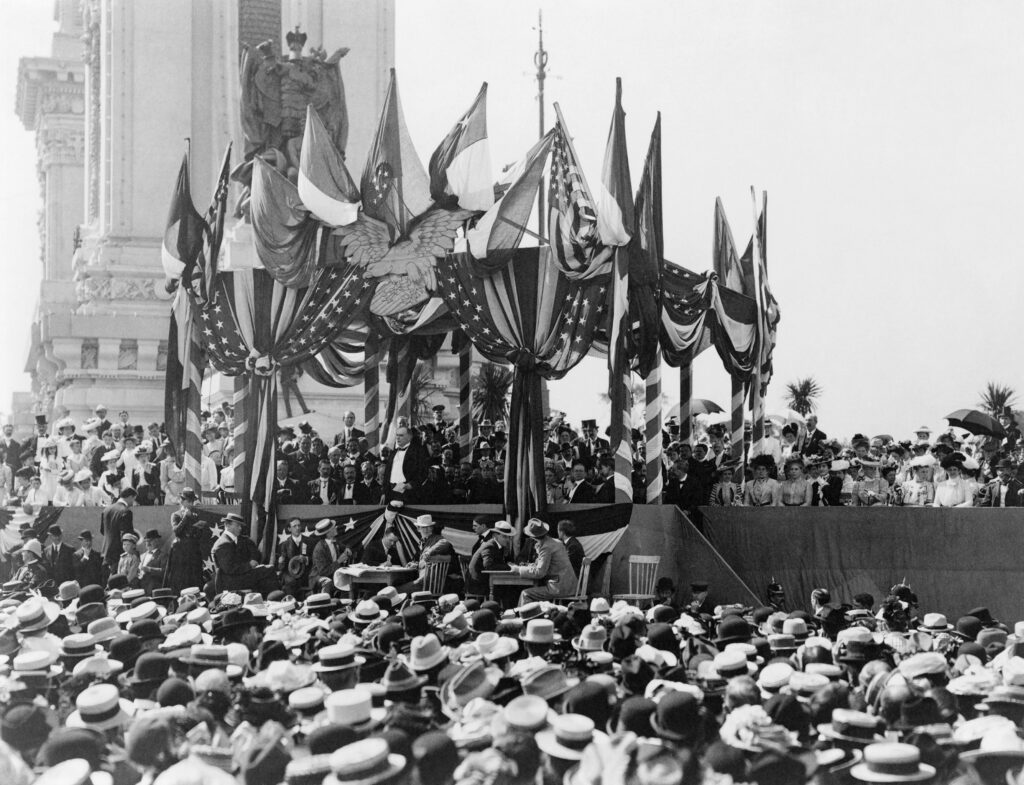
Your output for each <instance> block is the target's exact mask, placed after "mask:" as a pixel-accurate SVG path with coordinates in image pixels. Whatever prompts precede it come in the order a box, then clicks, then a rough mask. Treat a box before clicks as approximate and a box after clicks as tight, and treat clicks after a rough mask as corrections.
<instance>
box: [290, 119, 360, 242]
mask: <svg viewBox="0 0 1024 785" xmlns="http://www.w3.org/2000/svg"><path fill="white" fill-rule="evenodd" d="M297 185H298V189H299V198H300V199H302V203H303V204H304V205H305V206H306V208H307V209H308V210H309V211H310V212H311V213H313V215H315V216H316V217H317V218H319V219H320V220H321V221H323V222H324V223H325V224H327V225H328V226H347V225H348V224H350V223H352V222H353V221H354V220H356V218H357V216H358V215H359V188H358V187H357V186H356V184H355V181H354V180H353V179H352V175H350V174H349V171H348V167H346V166H345V159H344V157H343V156H342V155H341V153H340V152H338V148H337V147H335V146H334V142H332V141H331V135H330V132H329V131H328V130H327V127H326V126H325V125H324V122H323V120H321V119H320V115H319V114H317V111H316V109H314V108H313V105H312V104H310V105H309V106H308V107H306V132H305V133H304V134H303V136H302V152H301V153H300V154H299V175H298V183H297Z"/></svg>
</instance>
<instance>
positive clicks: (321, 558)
mask: <svg viewBox="0 0 1024 785" xmlns="http://www.w3.org/2000/svg"><path fill="white" fill-rule="evenodd" d="M314 532H315V533H316V535H317V536H318V537H320V541H319V542H318V543H317V544H316V545H315V546H314V547H313V564H312V567H311V568H310V570H309V588H310V591H312V592H322V591H328V592H329V591H330V590H331V587H332V586H333V585H334V573H335V572H336V571H337V570H339V569H341V568H342V567H347V566H348V565H349V564H351V563H352V550H351V549H350V548H347V547H345V546H344V545H342V544H341V543H339V542H338V541H337V540H338V524H337V522H335V521H333V520H331V519H330V518H323V519H321V520H319V521H317V523H316V526H315V527H314Z"/></svg>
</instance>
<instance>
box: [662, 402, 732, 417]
mask: <svg viewBox="0 0 1024 785" xmlns="http://www.w3.org/2000/svg"><path fill="white" fill-rule="evenodd" d="M721 411H723V409H722V407H721V406H719V405H718V404H717V403H715V402H714V401H709V400H708V399H707V398H693V399H691V400H690V414H691V415H698V414H718V413H719V412H721ZM668 416H669V417H677V418H678V417H679V404H678V403H677V404H674V405H673V406H672V408H671V409H669V410H668Z"/></svg>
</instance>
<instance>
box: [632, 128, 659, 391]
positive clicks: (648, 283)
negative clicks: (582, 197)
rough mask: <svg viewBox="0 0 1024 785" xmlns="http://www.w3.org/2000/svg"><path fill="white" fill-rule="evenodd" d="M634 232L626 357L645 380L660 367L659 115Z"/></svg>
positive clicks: (642, 178)
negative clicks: (627, 356) (627, 352)
mask: <svg viewBox="0 0 1024 785" xmlns="http://www.w3.org/2000/svg"><path fill="white" fill-rule="evenodd" d="M635 215H636V231H635V241H634V243H633V246H632V249H631V250H632V254H631V255H630V260H629V261H630V266H629V321H630V325H631V326H632V329H631V330H630V333H629V336H628V339H627V340H628V345H629V347H630V351H629V354H630V356H631V357H632V360H633V366H634V368H633V369H634V370H635V371H636V372H637V373H638V374H640V375H641V376H644V377H646V376H647V375H649V374H650V373H651V372H652V371H653V370H654V368H655V367H656V366H657V367H660V365H661V359H660V357H659V353H658V352H659V348H658V334H659V331H660V329H661V275H662V268H663V266H664V254H663V249H664V240H663V226H662V218H661V113H660V112H659V113H658V117H657V119H656V120H655V122H654V130H653V131H652V132H651V141H650V144H649V145H648V147H647V158H646V159H645V160H644V171H643V174H642V175H641V176H640V185H639V187H638V188H637V190H636V202H635Z"/></svg>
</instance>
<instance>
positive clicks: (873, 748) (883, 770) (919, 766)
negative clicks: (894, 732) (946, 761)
mask: <svg viewBox="0 0 1024 785" xmlns="http://www.w3.org/2000/svg"><path fill="white" fill-rule="evenodd" d="M850 776H851V777H853V778H854V779H855V780H859V781H860V782H924V781H926V780H931V779H932V778H934V777H935V768H934V767H932V766H929V765H928V764H926V763H921V751H920V750H919V749H918V748H917V747H915V746H913V745H912V744H899V743H896V742H885V743H881V744H869V745H868V746H867V747H865V748H864V760H863V761H862V762H861V763H858V764H856V765H855V766H853V767H852V768H851V769H850Z"/></svg>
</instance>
